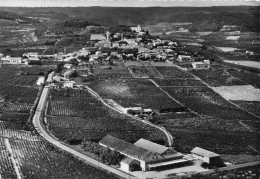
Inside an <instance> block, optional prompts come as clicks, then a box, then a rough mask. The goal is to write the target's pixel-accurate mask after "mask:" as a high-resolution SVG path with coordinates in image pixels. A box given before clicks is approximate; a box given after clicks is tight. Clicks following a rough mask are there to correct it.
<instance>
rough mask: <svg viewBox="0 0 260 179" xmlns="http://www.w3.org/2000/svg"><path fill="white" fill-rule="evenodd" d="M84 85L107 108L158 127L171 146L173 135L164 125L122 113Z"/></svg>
mask: <svg viewBox="0 0 260 179" xmlns="http://www.w3.org/2000/svg"><path fill="white" fill-rule="evenodd" d="M85 87H86V88H87V89H88V91H89V92H90V93H91V94H92V95H93V96H95V97H96V98H97V99H98V100H100V101H101V102H102V103H103V104H104V105H106V106H107V107H109V108H111V109H113V110H115V111H116V112H119V113H121V114H124V115H126V116H128V117H131V118H133V119H134V120H138V121H141V122H144V123H146V124H148V125H150V126H152V127H155V128H157V129H159V130H160V131H162V132H163V133H164V134H165V136H166V137H167V141H168V146H170V147H171V146H172V145H173V137H172V135H171V134H170V133H169V132H168V131H167V130H166V129H165V128H164V127H161V126H158V125H155V124H153V123H150V122H147V121H144V120H141V119H140V118H138V117H134V116H132V115H130V114H125V113H123V112H122V111H120V110H118V109H116V108H113V107H112V106H110V105H108V104H107V103H106V102H105V101H104V100H103V99H102V98H101V97H100V96H99V95H98V94H97V93H96V92H95V91H93V90H92V89H91V88H89V87H88V86H85Z"/></svg>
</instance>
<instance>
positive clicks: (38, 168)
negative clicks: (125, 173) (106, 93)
mask: <svg viewBox="0 0 260 179" xmlns="http://www.w3.org/2000/svg"><path fill="white" fill-rule="evenodd" d="M50 69H51V68H49V67H43V68H42V67H39V66H32V67H23V66H16V65H1V68H0V178H3V179H4V178H18V174H19V175H20V176H21V177H22V178H103V179H110V178H111V179H112V178H113V179H114V178H118V177H117V176H116V175H113V174H109V173H107V172H105V171H102V170H100V169H97V168H95V167H93V166H90V165H88V164H85V163H83V162H82V161H80V160H78V159H76V158H74V157H73V156H71V155H68V154H66V153H64V152H61V151H59V150H57V149H56V148H55V147H53V146H51V145H50V144H48V143H47V142H45V141H44V140H43V139H42V138H41V137H40V136H38V135H37V134H35V132H34V131H32V128H31V124H30V120H29V119H30V118H31V115H32V114H31V109H32V107H33V106H34V105H35V102H36V99H37V96H38V92H39V89H38V88H36V87H35V83H36V80H37V79H38V76H37V75H21V73H20V72H21V71H20V70H23V72H24V73H26V74H27V73H30V74H35V73H37V72H44V73H45V74H46V72H47V71H48V70H50ZM46 70H47V71H46ZM67 91H68V92H67V93H69V95H71V97H73V95H74V96H77V97H79V98H81V97H83V98H84V97H87V98H89V99H90V94H88V93H73V94H72V93H70V91H69V90H67ZM77 92H79V91H77ZM59 95H64V94H60V93H59V92H57V95H56V96H57V98H61V97H62V96H60V97H59ZM65 95H68V94H65ZM33 134H34V135H33ZM8 144H10V145H8ZM14 162H16V163H17V166H16V169H15V167H14ZM17 172H18V174H17Z"/></svg>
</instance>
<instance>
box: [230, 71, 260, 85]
mask: <svg viewBox="0 0 260 179" xmlns="http://www.w3.org/2000/svg"><path fill="white" fill-rule="evenodd" d="M227 72H228V73H229V74H231V75H232V76H234V77H236V78H239V79H241V80H242V81H244V82H245V83H248V84H250V85H252V86H255V87H256V88H260V76H259V75H256V74H254V73H249V72H243V71H236V70H232V69H228V70H227Z"/></svg>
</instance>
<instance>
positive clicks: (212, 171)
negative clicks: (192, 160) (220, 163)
mask: <svg viewBox="0 0 260 179" xmlns="http://www.w3.org/2000/svg"><path fill="white" fill-rule="evenodd" d="M255 165H260V161H256V162H249V163H243V164H238V165H231V166H228V167H223V168H218V170H219V171H226V170H235V169H239V168H245V167H250V166H255ZM214 172H216V170H215V169H211V170H209V171H205V172H200V173H199V174H203V175H207V174H211V173H214ZM191 175H192V174H187V175H182V176H174V177H169V178H171V179H181V178H183V177H184V176H191Z"/></svg>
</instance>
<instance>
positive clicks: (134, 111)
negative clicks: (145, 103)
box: [127, 107, 143, 115]
mask: <svg viewBox="0 0 260 179" xmlns="http://www.w3.org/2000/svg"><path fill="white" fill-rule="evenodd" d="M127 113H129V114H133V115H136V114H137V115H140V114H143V109H142V108H141V107H132V108H127Z"/></svg>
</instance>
